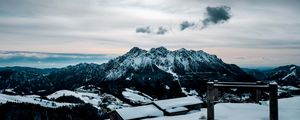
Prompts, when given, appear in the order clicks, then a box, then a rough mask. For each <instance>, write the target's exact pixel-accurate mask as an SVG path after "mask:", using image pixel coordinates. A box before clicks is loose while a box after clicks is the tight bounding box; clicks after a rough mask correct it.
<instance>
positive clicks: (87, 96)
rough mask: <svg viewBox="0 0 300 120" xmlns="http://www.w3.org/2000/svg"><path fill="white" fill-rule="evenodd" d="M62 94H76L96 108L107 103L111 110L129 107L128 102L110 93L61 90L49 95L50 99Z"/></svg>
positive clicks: (75, 95)
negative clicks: (125, 102)
mask: <svg viewBox="0 0 300 120" xmlns="http://www.w3.org/2000/svg"><path fill="white" fill-rule="evenodd" d="M62 96H74V97H76V98H79V99H81V100H82V101H84V102H85V103H89V104H92V105H93V106H94V107H95V108H97V109H101V107H100V105H106V106H107V108H109V109H110V110H115V109H119V108H123V107H129V105H128V104H124V103H123V102H122V101H121V100H119V99H118V98H116V97H114V96H113V95H110V94H106V93H103V94H96V93H88V92H74V91H70V90H59V91H56V92H55V93H53V94H51V95H48V96H47V98H48V99H57V98H59V97H62Z"/></svg>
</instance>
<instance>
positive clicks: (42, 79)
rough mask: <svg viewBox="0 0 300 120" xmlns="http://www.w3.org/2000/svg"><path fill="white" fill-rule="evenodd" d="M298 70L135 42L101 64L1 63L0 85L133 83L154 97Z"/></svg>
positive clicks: (46, 88)
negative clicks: (242, 64)
mask: <svg viewBox="0 0 300 120" xmlns="http://www.w3.org/2000/svg"><path fill="white" fill-rule="evenodd" d="M298 69H299V67H298V66H295V65H294V68H293V66H287V67H279V68H277V69H274V70H270V71H264V72H261V71H257V70H252V69H246V70H245V71H246V72H244V70H242V69H241V68H239V67H238V66H237V65H234V64H227V63H224V62H223V61H222V60H221V59H220V58H218V57H217V56H215V55H210V54H208V53H206V52H204V51H201V50H200V51H194V50H186V49H184V48H182V49H179V50H175V51H170V50H167V49H166V48H164V47H158V48H152V49H150V50H149V51H146V50H143V49H140V48H137V47H134V48H132V49H131V50H130V51H129V52H127V53H126V54H124V55H122V56H119V57H117V58H115V59H112V60H110V61H109V62H108V63H104V64H100V65H98V64H86V63H82V64H77V65H73V66H68V67H64V68H59V69H37V68H24V67H6V68H1V69H0V89H13V91H14V92H15V93H14V94H39V95H46V94H50V93H53V92H55V91H57V90H62V89H68V90H73V89H76V88H78V87H80V86H83V85H90V84H93V85H96V86H99V87H101V89H102V90H103V91H105V92H108V93H111V94H115V95H119V94H120V91H122V90H123V89H125V88H133V89H137V90H139V91H142V92H144V93H146V94H149V95H151V96H154V97H156V98H170V97H176V96H182V95H183V92H182V89H183V88H185V89H187V90H196V91H197V92H199V93H201V92H203V93H204V92H205V90H206V82H207V81H210V80H219V81H257V80H264V81H270V80H274V81H278V82H280V83H282V84H291V85H298V84H299V77H298V76H299V72H297V71H298ZM293 71H295V72H293ZM294 73H295V75H294ZM284 81H285V82H284ZM291 81H294V82H291Z"/></svg>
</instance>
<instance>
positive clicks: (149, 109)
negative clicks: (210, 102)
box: [110, 96, 203, 120]
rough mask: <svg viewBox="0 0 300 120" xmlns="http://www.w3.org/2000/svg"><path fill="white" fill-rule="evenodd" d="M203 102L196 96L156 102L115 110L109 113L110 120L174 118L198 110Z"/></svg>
mask: <svg viewBox="0 0 300 120" xmlns="http://www.w3.org/2000/svg"><path fill="white" fill-rule="evenodd" d="M202 103H203V102H202V101H201V100H200V99H199V98H198V97H196V96H188V97H181V98H174V99H166V100H157V101H153V102H152V103H151V104H149V105H144V106H138V107H128V108H122V109H117V110H115V111H112V112H111V113H110V119H111V120H133V119H145V118H156V117H162V116H176V115H182V114H187V113H188V112H189V111H192V110H200V108H201V104H202Z"/></svg>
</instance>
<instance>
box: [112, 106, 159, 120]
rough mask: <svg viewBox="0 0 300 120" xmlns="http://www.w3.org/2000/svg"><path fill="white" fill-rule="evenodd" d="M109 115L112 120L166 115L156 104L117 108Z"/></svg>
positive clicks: (129, 119)
mask: <svg viewBox="0 0 300 120" xmlns="http://www.w3.org/2000/svg"><path fill="white" fill-rule="evenodd" d="M109 116H110V119H111V120H133V119H144V118H152V117H159V116H164V113H163V112H162V111H161V110H159V109H158V108H157V107H156V106H154V105H152V104H149V105H144V106H138V107H127V108H122V109H117V110H115V111H112V112H111V113H110V115H109Z"/></svg>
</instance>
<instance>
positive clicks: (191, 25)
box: [180, 21, 196, 31]
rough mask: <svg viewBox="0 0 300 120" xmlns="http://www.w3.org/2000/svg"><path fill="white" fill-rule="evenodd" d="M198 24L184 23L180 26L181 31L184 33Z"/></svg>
mask: <svg viewBox="0 0 300 120" xmlns="http://www.w3.org/2000/svg"><path fill="white" fill-rule="evenodd" d="M195 25H196V24H195V23H194V22H189V21H183V22H182V23H181V24H180V30H181V31H183V30H185V29H187V28H189V27H193V26H195Z"/></svg>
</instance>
